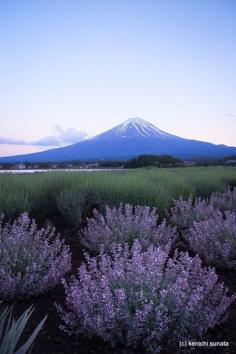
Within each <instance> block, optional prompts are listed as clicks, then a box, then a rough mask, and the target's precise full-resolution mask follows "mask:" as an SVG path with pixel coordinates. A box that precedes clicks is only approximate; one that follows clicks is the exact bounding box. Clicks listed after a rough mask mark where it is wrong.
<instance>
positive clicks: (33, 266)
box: [0, 213, 71, 299]
mask: <svg viewBox="0 0 236 354" xmlns="http://www.w3.org/2000/svg"><path fill="white" fill-rule="evenodd" d="M70 267H71V256H70V251H69V247H68V246H66V245H64V241H61V240H60V239H59V236H55V229H54V228H50V227H48V228H47V229H40V230H38V229H37V225H36V223H35V221H34V220H30V218H29V216H28V214H27V213H24V214H22V215H21V216H20V217H19V218H18V219H16V220H15V221H14V222H13V224H12V225H11V224H6V225H4V224H3V216H1V220H0V298H5V299H9V298H11V299H12V298H29V297H31V296H34V295H38V294H40V293H43V292H45V291H46V290H48V289H49V288H51V287H53V286H54V285H56V284H58V283H59V282H60V281H61V278H62V277H63V276H64V275H65V273H66V272H67V271H68V270H69V269H70Z"/></svg>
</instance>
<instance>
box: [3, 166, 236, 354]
mask: <svg viewBox="0 0 236 354" xmlns="http://www.w3.org/2000/svg"><path fill="white" fill-rule="evenodd" d="M0 212H1V217H0V301H1V303H0V309H1V310H0V353H4V354H10V353H18V354H20V353H28V352H29V349H30V348H31V349H32V351H31V352H32V353H33V354H39V353H50V354H58V353H61V354H67V353H68V354H69V353H70V354H75V353H80V354H85V353H107V354H111V353H117V354H118V353H123V354H125V353H158V352H160V353H163V354H165V353H179V352H186V351H189V350H191V349H193V348H195V349H196V351H195V352H196V353H198V352H199V353H200V352H202V350H204V353H208V352H209V353H212V352H216V353H235V351H236V343H235V330H236V301H235V300H236V282H235V279H236V168H234V167H228V168H224V167H202V168H201V167H194V168H176V169H174V168H173V169H158V168H157V169H142V170H133V171H126V172H124V173H116V172H114V171H110V172H97V173H96V174H90V173H83V174H74V173H73V174H70V173H62V172H58V173H56V172H55V173H53V174H50V173H45V174H33V175H32V174H29V175H27V174H24V175H17V174H14V175H10V174H6V175H5V174H4V175H0ZM59 233H60V234H59ZM12 305H14V308H13V309H12V308H11V306H12ZM32 306H34V310H33V312H32ZM13 318H14V319H15V320H13ZM15 321H16V322H15ZM202 347H203V348H204V349H202Z"/></svg>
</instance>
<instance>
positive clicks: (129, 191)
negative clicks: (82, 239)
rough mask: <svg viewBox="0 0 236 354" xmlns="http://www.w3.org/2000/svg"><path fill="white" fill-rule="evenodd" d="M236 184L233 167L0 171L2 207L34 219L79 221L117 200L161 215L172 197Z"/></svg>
mask: <svg viewBox="0 0 236 354" xmlns="http://www.w3.org/2000/svg"><path fill="white" fill-rule="evenodd" d="M235 185H236V168H234V167H197V168H196V167H193V168H176V169H173V168H172V169H159V168H156V169H155V168H153V169H142V170H132V171H124V172H123V171H122V172H114V171H113V172H94V173H89V172H80V173H68V172H49V173H38V174H33V175H32V174H23V175H22V174H21V175H19V174H4V175H0V211H1V212H3V213H5V214H6V216H7V217H8V218H10V219H12V218H14V217H16V216H17V215H19V214H20V213H21V212H23V211H27V212H29V213H30V215H31V216H33V217H35V218H37V219H42V220H44V219H46V218H49V219H50V218H53V217H55V216H59V215H60V216H62V217H63V218H64V221H66V222H69V223H70V224H73V225H77V224H79V222H80V221H81V218H82V217H84V216H87V215H88V214H89V213H90V211H91V208H93V207H97V208H100V209H101V208H103V207H104V206H105V205H106V204H108V205H110V206H112V205H118V204H119V203H120V202H123V203H126V202H129V203H132V204H139V205H150V206H155V207H157V209H158V213H159V215H164V211H165V209H166V208H169V207H170V205H171V202H172V199H174V198H178V197H179V196H180V195H182V196H183V197H184V198H187V197H188V196H189V195H192V196H193V197H194V198H195V197H198V196H201V197H207V196H209V195H210V194H211V193H212V192H214V191H223V190H224V189H225V188H226V187H227V186H231V187H232V186H235Z"/></svg>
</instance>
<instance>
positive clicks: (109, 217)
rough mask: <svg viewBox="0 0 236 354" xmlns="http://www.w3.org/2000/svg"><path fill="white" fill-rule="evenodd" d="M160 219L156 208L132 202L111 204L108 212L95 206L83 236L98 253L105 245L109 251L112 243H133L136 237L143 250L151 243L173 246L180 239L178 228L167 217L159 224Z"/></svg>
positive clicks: (88, 244)
mask: <svg viewBox="0 0 236 354" xmlns="http://www.w3.org/2000/svg"><path fill="white" fill-rule="evenodd" d="M157 220H158V215H157V213H156V208H153V209H151V208H150V207H147V206H139V205H138V206H132V205H131V204H125V205H123V204H120V206H119V207H118V208H116V207H114V208H110V207H108V206H107V207H106V211H105V216H103V215H102V214H99V213H98V212H97V210H94V212H93V218H91V219H87V227H86V228H84V229H83V230H82V233H81V240H82V243H83V245H84V246H85V247H86V248H87V249H89V250H90V251H92V252H94V253H99V250H100V248H101V245H103V247H104V250H105V251H106V252H109V251H110V248H111V245H112V243H114V242H115V243H120V244H125V243H128V244H129V245H132V244H133V242H134V240H135V239H138V240H139V242H140V244H141V246H142V249H143V250H146V249H147V248H148V247H149V246H150V244H156V245H160V246H164V247H166V248H167V249H169V248H170V247H171V246H172V245H173V243H174V241H175V239H176V230H175V228H171V227H170V226H167V225H166V221H165V220H164V221H163V222H162V223H161V224H159V225H158V224H157Z"/></svg>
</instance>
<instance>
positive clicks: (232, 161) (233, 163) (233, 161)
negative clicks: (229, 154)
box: [225, 160, 236, 165]
mask: <svg viewBox="0 0 236 354" xmlns="http://www.w3.org/2000/svg"><path fill="white" fill-rule="evenodd" d="M225 163H226V164H227V165H236V160H227V161H226V162H225Z"/></svg>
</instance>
